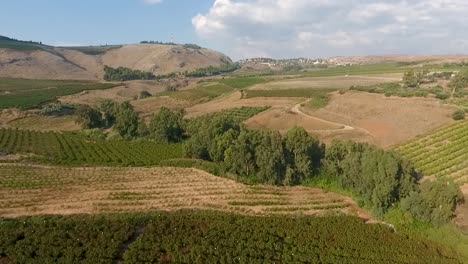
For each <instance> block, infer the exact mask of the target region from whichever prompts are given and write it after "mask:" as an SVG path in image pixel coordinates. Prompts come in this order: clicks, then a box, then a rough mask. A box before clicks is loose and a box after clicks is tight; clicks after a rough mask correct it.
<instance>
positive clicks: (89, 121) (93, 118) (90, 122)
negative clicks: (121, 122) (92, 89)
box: [76, 105, 102, 129]
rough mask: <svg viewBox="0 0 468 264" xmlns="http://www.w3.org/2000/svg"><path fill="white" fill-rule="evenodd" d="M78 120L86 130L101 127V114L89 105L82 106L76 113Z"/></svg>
mask: <svg viewBox="0 0 468 264" xmlns="http://www.w3.org/2000/svg"><path fill="white" fill-rule="evenodd" d="M76 116H77V120H76V122H77V123H78V124H80V125H81V126H82V127H83V128H84V129H91V128H97V127H100V126H101V123H102V120H101V112H99V111H98V110H96V109H94V108H92V107H91V106H89V105H80V106H79V107H78V109H77V111H76Z"/></svg>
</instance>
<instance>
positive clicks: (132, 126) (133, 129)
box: [114, 102, 138, 139]
mask: <svg viewBox="0 0 468 264" xmlns="http://www.w3.org/2000/svg"><path fill="white" fill-rule="evenodd" d="M114 129H115V131H117V132H118V133H119V134H120V136H122V137H123V138H124V139H132V138H134V137H136V136H137V135H138V114H137V113H136V112H135V110H134V109H133V106H132V105H131V104H130V103H129V102H124V103H122V104H121V105H119V106H118V108H117V111H116V120H115V125H114Z"/></svg>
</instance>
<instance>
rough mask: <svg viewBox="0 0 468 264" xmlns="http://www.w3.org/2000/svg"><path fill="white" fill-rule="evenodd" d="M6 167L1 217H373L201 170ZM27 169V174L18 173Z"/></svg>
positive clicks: (300, 191)
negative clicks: (157, 213)
mask: <svg viewBox="0 0 468 264" xmlns="http://www.w3.org/2000/svg"><path fill="white" fill-rule="evenodd" d="M19 166H25V165H7V164H3V165H0V184H1V185H2V188H0V198H1V199H0V216H2V217H18V216H24V215H37V214H77V213H100V212H123V211H147V210H177V209H183V208H198V209H215V210H222V211H232V212H239V213H243V214H255V215H257V214H260V215H265V214H306V215H323V214H329V213H344V214H352V215H358V216H360V217H363V218H366V219H370V216H369V215H368V214H367V213H366V212H365V211H363V210H361V209H359V208H358V207H357V205H356V204H355V203H354V202H353V201H352V200H351V199H350V198H347V197H344V196H341V195H338V194H335V193H331V192H324V191H323V190H320V189H315V188H308V187H273V186H248V185H243V184H241V183H238V182H236V181H233V180H229V179H226V178H221V177H216V176H213V175H211V174H208V173H206V172H203V171H200V170H196V169H183V168H102V167H101V168H71V167H68V168H67V167H46V166H32V165H29V166H28V165H26V166H27V167H19ZM19 170H21V172H22V173H17V174H18V175H12V172H15V171H19Z"/></svg>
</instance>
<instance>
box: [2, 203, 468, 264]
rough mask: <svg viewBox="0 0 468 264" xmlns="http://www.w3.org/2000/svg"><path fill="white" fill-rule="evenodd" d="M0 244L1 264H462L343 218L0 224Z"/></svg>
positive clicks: (165, 216) (214, 216)
mask: <svg viewBox="0 0 468 264" xmlns="http://www.w3.org/2000/svg"><path fill="white" fill-rule="evenodd" d="M227 234H228V235H227ZM0 236H1V237H2V239H1V240H0V259H1V260H2V261H6V262H7V263H8V262H9V261H10V262H13V263H56V262H59V263H115V262H118V261H122V262H123V263H437V264H442V263H462V261H461V260H460V259H458V258H457V255H456V253H455V252H454V251H452V250H449V249H446V248H443V247H441V246H440V245H438V244H435V243H431V242H427V241H424V240H418V239H410V238H408V237H407V236H406V235H403V234H399V233H395V232H392V231H391V230H390V229H389V228H388V227H387V226H383V225H378V224H373V225H369V224H366V223H364V221H363V220H362V219H359V218H356V217H349V216H335V217H295V218H292V217H281V216H278V217H251V216H241V215H234V214H225V213H215V212H204V211H200V212H192V211H181V212H175V213H162V212H161V213H159V212H154V213H151V214H132V215H128V214H124V215H108V216H72V217H67V216H46V217H29V218H18V219H4V220H0ZM135 239H136V240H135ZM134 240H135V241H134ZM127 246H128V250H127Z"/></svg>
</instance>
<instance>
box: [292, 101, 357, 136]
mask: <svg viewBox="0 0 468 264" xmlns="http://www.w3.org/2000/svg"><path fill="white" fill-rule="evenodd" d="M309 101H310V99H309V100H307V101H305V102H302V103H299V104H296V105H295V106H293V108H291V112H293V113H295V114H298V115H302V116H305V117H307V118H309V119H313V120H316V121H319V122H323V123H326V124H329V125H332V126H340V127H341V128H339V129H317V130H314V131H327V132H329V131H346V130H348V131H349V130H355V129H356V128H354V127H352V126H348V125H345V124H340V123H335V122H332V121H328V120H325V119H321V118H318V117H314V116H311V115H308V114H306V113H304V112H302V110H301V105H302V104H306V103H308V102H309Z"/></svg>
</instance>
